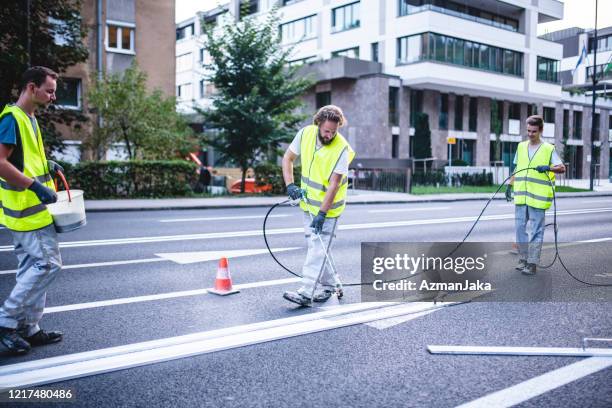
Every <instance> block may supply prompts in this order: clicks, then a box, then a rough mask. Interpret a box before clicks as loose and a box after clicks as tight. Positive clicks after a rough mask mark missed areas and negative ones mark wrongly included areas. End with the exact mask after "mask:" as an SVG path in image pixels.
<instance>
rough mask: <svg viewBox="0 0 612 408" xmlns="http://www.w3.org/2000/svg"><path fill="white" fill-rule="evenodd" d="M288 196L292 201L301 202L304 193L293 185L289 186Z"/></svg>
mask: <svg viewBox="0 0 612 408" xmlns="http://www.w3.org/2000/svg"><path fill="white" fill-rule="evenodd" d="M287 195H288V196H289V198H290V199H292V200H299V199H300V198H302V197H303V196H304V191H302V189H301V188H299V187H298V186H296V185H295V184H293V183H291V184H289V185H288V186H287Z"/></svg>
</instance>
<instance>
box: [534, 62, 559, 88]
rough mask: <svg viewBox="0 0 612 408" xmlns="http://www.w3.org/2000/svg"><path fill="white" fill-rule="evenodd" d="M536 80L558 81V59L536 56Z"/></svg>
mask: <svg viewBox="0 0 612 408" xmlns="http://www.w3.org/2000/svg"><path fill="white" fill-rule="evenodd" d="M537 78H538V81H545V82H552V83H555V84H556V83H559V61H557V60H553V59H550V58H544V57H540V56H538V75H537Z"/></svg>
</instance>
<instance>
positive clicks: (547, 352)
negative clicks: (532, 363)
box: [427, 345, 612, 357]
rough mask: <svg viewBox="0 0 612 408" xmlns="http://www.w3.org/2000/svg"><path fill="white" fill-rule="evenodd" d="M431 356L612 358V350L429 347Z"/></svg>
mask: <svg viewBox="0 0 612 408" xmlns="http://www.w3.org/2000/svg"><path fill="white" fill-rule="evenodd" d="M427 351H429V352H430V353H431V354H461V355H474V354H475V355H496V356H555V357H612V348H585V349H583V348H576V347H506V346H435V345H431V346H427Z"/></svg>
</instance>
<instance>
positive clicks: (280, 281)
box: [45, 278, 300, 313]
mask: <svg viewBox="0 0 612 408" xmlns="http://www.w3.org/2000/svg"><path fill="white" fill-rule="evenodd" d="M299 280H300V279H299V278H286V279H274V280H268V281H259V282H252V283H243V284H239V285H234V286H233V287H234V289H252V288H261V287H264V286H274V285H284V284H287V283H294V282H299ZM209 289H212V288H207V289H194V290H184V291H179V292H168V293H159V294H157V295H145V296H134V297H128V298H119V299H110V300H100V301H97V302H87V303H75V304H72V305H64V306H53V307H46V308H45V313H58V312H69V311H73V310H84V309H93V308H96V307H106V306H116V305H126V304H130V303H140V302H150V301H152V300H164V299H174V298H179V297H186V296H198V295H205V294H207V293H208V290H209Z"/></svg>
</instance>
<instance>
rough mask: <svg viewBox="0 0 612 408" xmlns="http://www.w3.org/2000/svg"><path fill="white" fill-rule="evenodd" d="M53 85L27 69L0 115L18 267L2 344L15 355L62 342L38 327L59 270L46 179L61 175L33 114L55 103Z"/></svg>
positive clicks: (44, 74) (4, 200)
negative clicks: (15, 95)
mask: <svg viewBox="0 0 612 408" xmlns="http://www.w3.org/2000/svg"><path fill="white" fill-rule="evenodd" d="M56 82H57V74H56V73H55V72H53V71H52V70H50V69H49V68H45V67H32V68H29V69H28V70H27V71H26V72H25V73H24V74H23V76H22V78H21V84H20V95H19V99H18V100H17V103H16V104H15V105H7V106H6V107H5V108H4V110H2V113H0V208H1V209H2V212H0V216H1V218H0V223H2V224H4V225H5V226H6V228H8V229H9V230H10V231H11V235H12V236H13V244H14V245H15V254H16V255H17V258H18V261H19V264H18V268H17V274H16V280H17V283H16V285H15V287H14V288H13V290H12V291H11V293H10V295H9V296H8V298H7V299H6V301H5V302H4V304H3V305H2V306H1V307H0V342H1V343H2V344H4V346H5V347H6V348H7V349H8V350H9V351H10V352H12V353H14V354H25V353H27V352H28V351H30V348H31V346H40V345H44V344H50V343H56V342H58V341H60V340H61V339H62V333H61V332H56V331H44V330H41V328H40V327H39V326H38V322H39V321H40V319H41V318H42V316H43V311H44V308H45V300H46V293H47V288H48V287H49V285H50V284H51V282H53V280H54V279H55V277H56V276H57V273H58V272H59V270H60V269H61V267H62V259H61V256H60V251H59V245H58V242H57V234H56V232H55V227H54V225H53V219H52V218H51V214H49V211H48V210H47V207H46V204H50V203H54V202H56V201H57V195H56V193H55V189H54V186H53V180H52V178H51V174H50V173H55V172H56V171H58V170H59V171H61V170H63V169H62V168H61V167H60V166H59V165H58V164H57V163H55V162H53V161H51V160H49V161H47V159H46V156H45V149H44V146H43V143H42V136H41V132H40V126H39V125H38V122H37V121H36V118H35V117H34V112H35V110H36V109H37V108H45V107H47V106H48V105H49V104H51V103H52V102H53V101H55V90H56V88H57V83H56Z"/></svg>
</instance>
